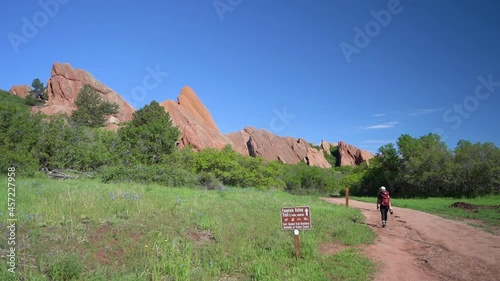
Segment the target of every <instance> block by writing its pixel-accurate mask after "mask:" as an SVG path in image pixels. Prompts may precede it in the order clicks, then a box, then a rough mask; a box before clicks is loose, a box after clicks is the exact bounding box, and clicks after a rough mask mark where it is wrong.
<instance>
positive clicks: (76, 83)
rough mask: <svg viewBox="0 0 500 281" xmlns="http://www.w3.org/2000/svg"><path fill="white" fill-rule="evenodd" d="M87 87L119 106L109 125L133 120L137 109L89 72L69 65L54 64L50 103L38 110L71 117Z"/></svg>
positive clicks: (110, 117) (48, 83)
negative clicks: (77, 100) (79, 96)
mask: <svg viewBox="0 0 500 281" xmlns="http://www.w3.org/2000/svg"><path fill="white" fill-rule="evenodd" d="M85 85H90V87H92V88H93V89H94V90H96V91H97V92H98V93H99V94H100V95H101V97H102V98H103V100H105V101H108V102H111V103H116V104H118V106H119V109H118V110H119V112H118V113H117V114H115V115H114V116H109V118H108V119H109V120H108V123H109V124H112V123H113V124H116V123H120V122H124V121H129V120H131V119H132V114H133V112H134V111H135V109H134V108H133V107H132V106H131V105H130V104H129V103H128V102H126V101H125V100H124V99H123V98H122V97H121V96H120V95H119V94H118V93H116V92H115V91H113V90H112V89H111V88H109V87H107V86H106V85H104V84H102V83H101V82H100V81H98V80H97V79H95V78H94V77H93V76H92V75H91V74H90V73H88V72H87V71H85V70H81V69H74V68H72V67H71V65H69V64H67V63H64V64H61V63H54V65H53V66H52V70H51V77H50V78H49V81H48V82H47V94H48V101H47V103H46V104H45V106H42V107H37V108H36V110H39V111H41V112H43V113H45V114H47V115H54V114H58V113H66V114H67V115H71V112H73V110H75V109H76V106H75V100H76V98H77V96H78V93H79V92H80V90H81V89H82V88H83V86H85ZM113 127H114V126H113Z"/></svg>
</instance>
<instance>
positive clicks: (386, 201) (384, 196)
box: [380, 191, 389, 206]
mask: <svg viewBox="0 0 500 281" xmlns="http://www.w3.org/2000/svg"><path fill="white" fill-rule="evenodd" d="M380 198H381V200H380V205H382V206H389V192H387V191H382V192H381V193H380Z"/></svg>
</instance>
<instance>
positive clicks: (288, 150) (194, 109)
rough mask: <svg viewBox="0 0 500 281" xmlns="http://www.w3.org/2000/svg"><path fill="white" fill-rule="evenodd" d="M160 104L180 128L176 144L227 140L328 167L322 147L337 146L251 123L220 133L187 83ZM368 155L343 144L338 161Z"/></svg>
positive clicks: (211, 144) (238, 147)
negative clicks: (317, 144)
mask: <svg viewBox="0 0 500 281" xmlns="http://www.w3.org/2000/svg"><path fill="white" fill-rule="evenodd" d="M160 104H161V105H162V106H163V107H164V108H165V110H167V112H169V114H170V117H171V118H172V122H173V124H174V125H176V126H177V127H178V128H179V129H180V131H181V137H180V139H179V146H180V147H184V146H192V147H193V148H194V149H195V150H197V151H199V150H201V149H204V148H217V149H221V148H223V147H224V146H226V145H228V144H229V145H231V146H232V147H233V149H234V150H235V151H237V152H238V153H240V154H242V155H247V156H253V157H256V156H260V157H262V158H264V159H265V160H266V161H273V160H279V161H281V162H283V163H288V164H297V163H299V162H300V161H304V162H305V163H307V164H309V165H311V166H318V167H323V168H329V167H331V165H330V163H328V161H327V160H326V159H325V156H324V151H326V152H328V153H330V146H337V144H336V143H328V142H326V141H322V142H321V146H320V147H321V148H320V149H316V148H313V147H311V145H309V143H308V142H307V141H306V140H305V139H302V138H299V139H296V138H292V137H282V136H278V135H275V134H273V133H271V132H269V131H267V130H258V129H256V128H253V127H246V128H244V129H243V130H240V131H238V132H233V133H229V134H227V135H224V134H222V133H221V132H220V131H219V129H218V128H217V125H216V124H215V121H214V120H213V118H212V116H211V114H210V112H209V111H208V109H207V108H206V107H205V106H204V105H203V103H202V102H201V101H200V99H199V98H198V96H197V95H196V93H195V92H194V91H193V90H192V89H191V88H189V87H187V86H186V87H184V88H182V90H181V93H180V95H179V97H178V98H177V102H175V101H173V100H167V101H164V102H162V103H160ZM342 145H343V149H346V144H344V143H342ZM339 146H340V144H339ZM371 157H373V155H371V154H370V153H369V152H367V151H361V150H359V149H357V148H355V147H354V146H347V150H346V152H344V150H343V153H342V154H341V165H358V164H360V163H361V162H363V161H365V160H366V161H367V160H368V159H370V158H371ZM342 159H343V160H342Z"/></svg>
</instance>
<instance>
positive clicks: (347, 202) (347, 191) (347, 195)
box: [345, 188, 349, 207]
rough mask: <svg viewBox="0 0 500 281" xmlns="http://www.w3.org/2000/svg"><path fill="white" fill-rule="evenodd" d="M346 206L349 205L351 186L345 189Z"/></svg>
mask: <svg viewBox="0 0 500 281" xmlns="http://www.w3.org/2000/svg"><path fill="white" fill-rule="evenodd" d="M345 206H346V207H349V188H346V189H345Z"/></svg>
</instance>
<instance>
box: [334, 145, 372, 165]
mask: <svg viewBox="0 0 500 281" xmlns="http://www.w3.org/2000/svg"><path fill="white" fill-rule="evenodd" d="M339 157H340V166H356V165H360V164H361V163H363V162H366V163H367V164H369V163H370V159H372V158H373V157H374V155H373V154H372V153H370V152H369V151H366V150H361V149H359V148H357V147H355V146H353V145H350V144H347V143H345V142H343V141H341V142H339Z"/></svg>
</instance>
